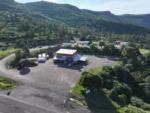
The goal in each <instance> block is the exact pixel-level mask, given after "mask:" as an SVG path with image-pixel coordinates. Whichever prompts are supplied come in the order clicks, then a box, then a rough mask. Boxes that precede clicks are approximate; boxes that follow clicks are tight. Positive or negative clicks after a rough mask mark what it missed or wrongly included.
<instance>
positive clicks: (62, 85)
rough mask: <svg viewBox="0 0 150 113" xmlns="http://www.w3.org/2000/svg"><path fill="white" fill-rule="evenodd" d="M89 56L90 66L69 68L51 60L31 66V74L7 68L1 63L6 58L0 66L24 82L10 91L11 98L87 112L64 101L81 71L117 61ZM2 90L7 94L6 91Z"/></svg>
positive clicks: (59, 109)
mask: <svg viewBox="0 0 150 113" xmlns="http://www.w3.org/2000/svg"><path fill="white" fill-rule="evenodd" d="M87 57H88V60H89V64H88V65H87V66H83V67H82V66H73V67H68V66H63V65H55V64H53V61H52V59H50V60H48V61H47V62H46V63H43V64H39V65H38V66H37V67H33V68H30V70H29V73H27V74H23V75H21V74H20V72H18V71H16V70H7V69H5V68H4V67H3V64H2V62H4V61H2V62H1V63H0V67H2V68H1V70H0V74H3V75H4V76H5V75H6V76H7V77H10V78H13V79H15V80H18V81H21V85H20V86H19V87H18V88H16V89H13V90H12V91H11V95H10V97H11V98H14V99H17V100H21V101H23V102H27V103H30V104H32V105H34V106H40V107H42V108H45V109H48V110H50V111H54V112H56V113H66V112H67V111H70V113H87V110H86V109H79V108H74V109H73V108H69V109H68V107H67V108H66V106H65V105H64V102H65V100H66V99H67V98H68V97H69V90H70V88H71V87H72V86H73V85H74V84H75V83H76V82H77V81H78V80H79V79H80V74H81V71H84V70H87V69H90V68H94V67H100V66H104V65H112V63H113V62H114V59H112V58H111V59H110V58H108V57H96V56H87ZM4 60H5V59H4ZM1 93H2V94H6V91H3V92H1ZM0 102H1V100H0ZM0 107H1V106H0ZM16 113H18V112H16ZM32 113H37V112H32ZM41 113H42V112H41ZM43 113H44V112H43Z"/></svg>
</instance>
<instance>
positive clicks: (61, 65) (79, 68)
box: [57, 63, 86, 71]
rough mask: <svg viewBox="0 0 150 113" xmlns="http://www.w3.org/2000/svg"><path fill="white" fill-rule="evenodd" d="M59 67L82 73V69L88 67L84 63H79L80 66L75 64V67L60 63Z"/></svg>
mask: <svg viewBox="0 0 150 113" xmlns="http://www.w3.org/2000/svg"><path fill="white" fill-rule="evenodd" d="M57 66H58V67H61V68H67V69H73V70H78V71H81V70H82V68H84V66H86V65H85V64H83V63H78V64H73V65H71V66H69V65H67V64H62V63H58V64H57Z"/></svg>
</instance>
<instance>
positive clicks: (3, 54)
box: [0, 48, 16, 59]
mask: <svg viewBox="0 0 150 113" xmlns="http://www.w3.org/2000/svg"><path fill="white" fill-rule="evenodd" d="M15 51H16V49H14V48H10V49H7V50H0V59H2V58H4V57H6V56H8V55H10V54H12V53H14V52H15Z"/></svg>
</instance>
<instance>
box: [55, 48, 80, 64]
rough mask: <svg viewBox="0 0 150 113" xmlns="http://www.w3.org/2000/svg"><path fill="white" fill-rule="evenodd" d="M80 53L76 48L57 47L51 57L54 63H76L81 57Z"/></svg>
mask: <svg viewBox="0 0 150 113" xmlns="http://www.w3.org/2000/svg"><path fill="white" fill-rule="evenodd" d="M81 58H82V57H81V55H80V54H79V53H78V52H77V50H76V49H59V50H58V51H56V55H55V57H54V58H53V60H54V63H57V62H66V63H68V64H72V63H77V62H79V61H80V59H81Z"/></svg>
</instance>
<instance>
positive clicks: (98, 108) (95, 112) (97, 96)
mask: <svg viewBox="0 0 150 113" xmlns="http://www.w3.org/2000/svg"><path fill="white" fill-rule="evenodd" d="M84 98H85V101H86V103H87V106H88V109H89V110H90V111H91V112H92V113H117V111H116V108H115V107H114V106H113V104H112V103H111V101H110V99H109V98H108V97H107V96H106V95H105V94H104V92H102V91H99V92H94V93H89V94H84Z"/></svg>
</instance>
